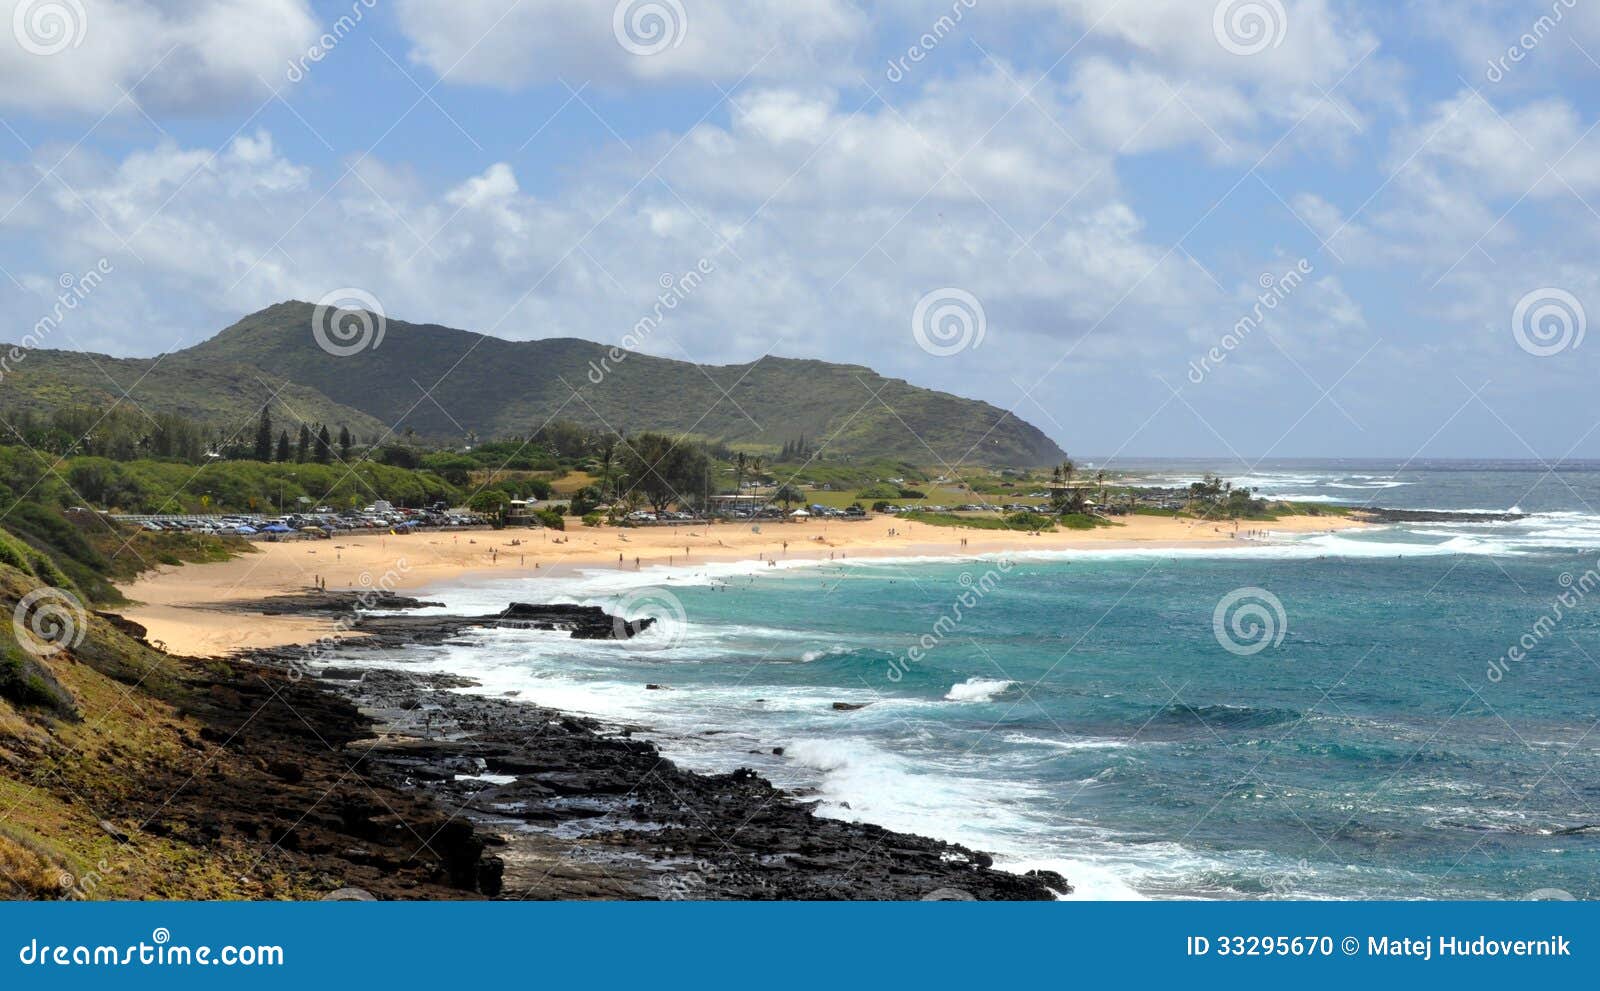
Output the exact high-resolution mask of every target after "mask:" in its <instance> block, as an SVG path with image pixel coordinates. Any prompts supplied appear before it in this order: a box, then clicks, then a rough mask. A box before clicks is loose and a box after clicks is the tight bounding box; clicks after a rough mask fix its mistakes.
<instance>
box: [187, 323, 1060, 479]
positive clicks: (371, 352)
mask: <svg viewBox="0 0 1600 991" xmlns="http://www.w3.org/2000/svg"><path fill="white" fill-rule="evenodd" d="M312 313H313V308H312V306H311V304H309V303H300V302H287V303H280V304H278V305H275V306H271V307H268V308H267V309H265V310H262V311H261V312H259V313H255V314H252V315H251V316H249V317H246V318H245V319H243V320H241V321H239V322H238V323H237V324H234V325H233V326H232V327H229V328H228V329H227V330H225V331H223V332H222V333H221V334H219V335H217V336H216V337H215V338H213V339H212V340H210V341H207V342H205V343H204V344H200V345H198V346H196V347H193V348H190V349H188V350H186V351H181V352H178V353H176V354H174V355H172V356H171V357H169V358H168V359H167V362H168V363H171V364H172V365H173V366H174V367H175V368H178V369H185V368H206V369H228V368H237V367H239V366H250V367H253V368H255V369H258V370H259V376H260V377H261V378H265V379H266V380H268V381H271V382H273V383H279V382H282V381H289V382H293V383H295V384H297V385H299V386H304V387H308V388H309V389H312V390H315V392H316V393H319V394H321V395H322V396H325V397H327V398H328V399H330V400H331V401H333V402H335V403H339V404H342V405H344V406H348V407H352V408H355V409H358V410H361V411H362V412H364V413H366V414H369V415H370V416H371V417H373V418H376V419H377V420H379V421H382V422H383V423H385V424H392V425H395V429H396V431H397V432H399V433H403V432H404V431H405V430H407V429H411V430H414V431H415V432H416V433H417V434H419V435H422V436H431V437H440V438H444V437H448V438H455V439H459V438H460V436H461V434H462V432H463V431H464V430H470V431H473V432H476V433H477V434H478V435H479V436H481V437H484V438H489V437H494V436H506V435H514V434H528V433H531V432H532V431H534V430H535V429H537V428H538V427H539V426H540V425H541V424H543V423H545V422H546V421H547V420H548V419H550V418H551V417H552V416H554V415H557V413H558V411H559V415H560V416H561V417H562V418H564V419H569V420H573V421H576V422H578V423H581V424H585V425H588V426H592V427H601V428H609V429H613V430H618V431H624V432H633V431H638V430H666V431H670V432H674V433H688V434H690V435H692V436H697V437H701V438H704V439H707V440H713V441H720V442H723V443H726V444H729V445H731V446H733V447H736V448H740V449H745V450H750V451H752V452H756V451H776V450H777V449H778V448H779V447H780V446H781V445H782V444H784V443H785V442H786V441H793V440H796V439H798V438H800V437H802V436H803V437H805V438H806V439H807V440H808V441H809V442H810V443H811V444H812V445H814V446H815V445H820V444H822V443H823V442H824V441H827V440H828V439H829V438H833V439H832V441H831V443H829V444H828V447H827V450H826V452H825V454H826V455H827V456H829V457H836V458H837V457H860V456H872V457H885V458H902V459H907V460H912V461H915V462H918V463H923V464H930V463H938V462H939V461H941V460H942V461H948V462H950V463H952V464H954V463H957V462H961V461H965V462H966V463H969V464H970V463H986V464H1017V465H1024V464H1026V465H1034V464H1044V463H1049V462H1051V461H1055V460H1059V459H1060V458H1061V457H1062V454H1061V451H1060V449H1059V448H1058V447H1057V446H1056V445H1055V443H1054V442H1052V441H1051V440H1050V439H1049V438H1047V437H1046V436H1045V435H1044V434H1043V433H1041V432H1040V431H1039V430H1037V429H1036V428H1034V427H1033V426H1031V425H1029V424H1027V423H1025V422H1023V421H1021V420H1018V419H1016V418H1015V417H1011V416H1008V415H1007V414H1006V413H1005V411H1003V410H1001V409H999V408H997V407H995V406H991V405H989V404H988V403H982V402H976V401H973V400H969V399H962V398H960V397H957V396H952V395H949V394H947V393H941V392H935V391H933V390H929V389H922V388H918V387H916V386H913V385H910V384H909V383H906V382H904V381H901V380H896V379H886V378H884V377H882V376H880V375H878V374H877V373H876V372H873V371H872V370H871V369H869V368H865V367H862V366H858V365H839V364H831V363H828V362H822V361H808V360H796V359H790V358H765V359H763V360H761V361H758V362H756V363H754V364H753V365H726V366H700V367H697V366H695V365H692V364H689V363H687V362H682V361H672V360H668V359H664V358H655V357H650V356H647V355H641V354H628V355H627V356H626V357H625V358H624V359H623V360H621V361H615V360H608V358H607V356H608V353H609V351H610V349H609V348H607V347H605V346H603V345H599V344H594V343H591V342H589V341H581V340H575V339H570V338H563V339H551V340H541V341H522V342H512V341H504V340H500V339H498V338H494V337H485V336H482V335H479V334H473V333H469V332H467V331H461V330H452V329H449V328H445V327H439V326H435V325H417V324H409V323H405V322H403V321H400V320H395V319H390V320H388V321H387V324H386V328H385V334H384V337H383V340H382V342H381V344H380V345H379V346H378V347H375V348H367V349H366V350H363V351H360V352H359V353H356V354H353V355H350V356H347V357H337V358H336V357H333V356H331V355H329V354H327V353H326V352H324V351H323V350H322V349H321V348H319V347H318V346H317V343H316V341H315V339H314V338H313V337H312V333H311V327H312ZM596 369H603V370H604V371H603V374H601V373H597V372H596V371H595V370H596ZM595 378H599V379H600V381H599V382H598V383H596V382H594V381H593V380H594V379H595ZM441 379H442V381H441ZM436 383H437V388H435V384H436ZM424 389H431V390H432V394H431V400H430V399H425V398H424V397H423V390H424ZM724 390H725V391H726V392H727V395H726V396H724V394H723V392H724ZM574 391H576V392H577V393H578V396H577V397H576V398H575V397H574ZM875 393H876V396H877V398H874V394H875ZM308 418H309V417H308ZM322 419H324V420H329V421H330V422H337V419H336V418H335V417H333V416H331V415H324V416H323V417H322Z"/></svg>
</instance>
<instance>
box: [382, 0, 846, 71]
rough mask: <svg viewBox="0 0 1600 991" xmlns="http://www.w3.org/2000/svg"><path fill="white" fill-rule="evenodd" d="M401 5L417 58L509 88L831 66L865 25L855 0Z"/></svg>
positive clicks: (484, 0)
mask: <svg viewBox="0 0 1600 991" xmlns="http://www.w3.org/2000/svg"><path fill="white" fill-rule="evenodd" d="M398 11H399V16H400V25H401V28H402V30H403V31H404V32H405V33H406V35H407V36H408V37H409V38H410V40H411V42H412V50H411V57H412V58H413V59H414V60H415V61H417V62H420V63H422V64H423V65H426V66H427V67H428V68H430V69H431V70H433V72H434V73H435V74H438V75H440V76H443V77H445V78H446V79H448V80H449V81H451V82H456V83H476V84H481V85H488V86H496V87H501V88H505V89H513V88H517V87H520V86H525V85H528V84H531V83H539V82H548V81H551V80H554V79H556V78H557V77H565V78H568V79H569V80H572V81H573V83H574V85H576V83H577V82H578V81H584V80H597V81H600V82H603V83H627V82H641V81H644V82H648V81H663V80H713V81H723V82H732V81H734V80H737V79H740V78H743V77H744V76H745V75H746V74H747V73H748V74H750V75H751V76H752V77H753V78H757V79H763V78H775V77H793V76H807V75H809V76H812V77H815V76H817V75H818V74H822V75H831V74H833V73H834V72H836V71H837V70H838V69H839V68H840V67H842V66H843V65H845V64H847V62H848V60H849V58H850V57H851V55H852V51H853V48H854V46H855V45H856V43H857V42H859V41H860V40H861V39H862V38H863V37H864V35H865V32H866V28H867V18H866V16H865V15H864V14H863V13H862V12H861V11H859V10H857V9H856V8H855V6H854V5H852V4H851V3H848V2H846V0H815V2H810V3H803V4H799V3H793V2H790V0H691V2H679V0H624V2H623V3H621V4H613V3H612V2H610V0H604V2H593V3H571V2H567V0H522V2H520V3H515V4H513V3H512V2H510V0H452V2H451V3H448V4H443V3H437V2H435V0H400V2H399V5H398ZM619 12H620V13H619ZM618 16H620V17H621V26H620V27H619V26H618V22H617V17H618ZM619 33H620V35H621V40H619ZM625 44H626V45H630V46H632V47H633V49H634V50H630V49H629V48H628V47H625ZM658 47H659V49H660V50H659V51H656V50H655V49H656V48H658ZM640 51H647V52H651V53H650V54H640V53H639V52H640Z"/></svg>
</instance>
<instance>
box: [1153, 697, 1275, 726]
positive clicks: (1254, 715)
mask: <svg viewBox="0 0 1600 991" xmlns="http://www.w3.org/2000/svg"><path fill="white" fill-rule="evenodd" d="M1300 718H1301V714H1300V712H1299V711H1298V710H1296V709H1281V708H1272V707H1257V706H1251V705H1228V704H1225V703H1224V704H1217V705H1190V704H1189V703H1187V702H1174V703H1172V704H1171V705H1164V706H1162V707H1161V708H1160V709H1158V710H1156V713H1155V715H1154V716H1152V717H1151V719H1150V722H1151V723H1153V724H1167V725H1191V726H1198V725H1200V724H1202V723H1203V724H1204V725H1206V726H1209V727H1211V728H1212V729H1261V728H1263V727H1267V726H1282V725H1283V724H1285V723H1290V722H1295V721H1298V720H1299V719H1300Z"/></svg>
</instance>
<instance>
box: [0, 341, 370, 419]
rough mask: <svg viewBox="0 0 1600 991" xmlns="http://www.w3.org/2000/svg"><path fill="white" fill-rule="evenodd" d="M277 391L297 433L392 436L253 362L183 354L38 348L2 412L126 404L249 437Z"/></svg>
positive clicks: (11, 375) (2, 402)
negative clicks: (316, 430)
mask: <svg viewBox="0 0 1600 991" xmlns="http://www.w3.org/2000/svg"><path fill="white" fill-rule="evenodd" d="M270 366H271V365H270V362H268V367H269V368H270ZM280 386H283V388H281V389H280ZM274 392H276V393H277V396H276V399H275V400H274V401H273V404H272V413H273V418H274V420H275V421H277V422H278V423H279V424H281V425H282V426H284V427H287V428H288V429H290V430H291V431H293V430H298V429H299V426H300V424H301V423H302V422H304V423H331V424H335V425H345V426H348V427H349V428H350V430H351V432H352V433H354V434H356V435H357V436H361V437H371V438H377V437H379V436H381V435H382V434H383V432H384V429H385V426H386V425H385V424H384V423H382V422H380V421H378V420H377V419H375V418H374V417H372V416H370V415H368V414H366V413H363V412H361V411H359V410H356V409H352V408H350V407H348V406H343V405H341V404H339V403H336V402H334V401H333V400H331V399H329V398H328V397H327V396H325V395H323V394H322V393H320V392H318V391H317V390H316V389H314V388H308V387H306V386H305V385H303V384H299V383H289V384H288V385H287V386H284V383H283V381H282V378H281V377H270V378H269V377H268V376H267V375H265V374H263V373H262V371H261V370H259V369H257V368H255V367H253V366H250V365H241V364H237V363H231V362H226V361H218V360H203V359H202V360H196V359H195V358H194V357H193V356H183V357H180V356H179V355H168V356H165V357H160V358H111V357H108V356H106V355H87V354H80V353H77V352H73V351H30V352H27V354H26V357H24V358H23V360H21V361H20V362H14V363H13V364H12V366H11V367H10V368H9V369H8V370H7V372H6V375H5V392H4V394H3V395H0V409H4V410H5V411H6V412H7V413H8V414H10V413H13V412H15V411H21V410H30V411H33V412H36V413H46V412H49V411H51V410H55V409H59V408H62V407H69V406H72V407H83V408H88V409H102V410H104V409H109V408H111V407H112V406H113V405H114V404H118V403H120V404H121V407H122V408H126V409H138V410H143V411H145V412H146V413H150V414H161V413H165V414H172V415H175V416H181V417H183V418H185V419H188V420H194V421H196V422H199V423H204V424H207V425H209V426H211V427H214V428H216V429H218V430H222V431H228V432H231V431H236V430H237V431H244V432H248V430H249V428H250V427H251V426H252V425H253V424H254V423H255V418H256V416H257V415H258V413H259V412H260V410H261V404H262V403H264V402H266V401H267V400H268V398H269V397H272V396H273V394H274Z"/></svg>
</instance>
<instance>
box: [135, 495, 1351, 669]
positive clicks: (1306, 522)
mask: <svg viewBox="0 0 1600 991" xmlns="http://www.w3.org/2000/svg"><path fill="white" fill-rule="evenodd" d="M1364 526H1366V524H1362V523H1359V522H1356V521H1353V520H1347V519H1344V518H1341V517H1323V516H1299V517H1286V518H1284V519H1281V520H1276V521H1272V522H1270V523H1261V524H1257V525H1251V524H1244V525H1242V526H1241V527H1240V529H1241V531H1243V530H1250V529H1261V530H1264V531H1267V532H1269V533H1273V534H1283V535H1286V536H1291V535H1299V536H1303V535H1306V534H1311V533H1319V532H1326V531H1342V530H1348V529H1354V528H1360V527H1364ZM890 530H893V531H894V533H895V536H889V535H888V534H889V531H890ZM1232 533H1233V527H1232V525H1231V524H1221V523H1206V522H1201V521H1195V520H1181V519H1173V518H1169V517H1152V516H1133V517H1128V518H1126V519H1125V520H1124V522H1123V525H1121V526H1116V527H1105V528H1100V529H1096V530H1087V531H1085V530H1069V531H1061V532H1056V533H1045V534H1038V535H1028V534H1018V533H1015V532H1012V531H1004V530H1001V531H996V530H967V529H957V528H951V527H936V526H932V525H929V524H925V523H915V522H912V521H907V520H896V519H894V518H892V517H878V518H874V519H869V520H865V521H860V522H828V523H824V522H810V523H801V524H797V523H761V524H757V525H753V526H752V525H750V524H737V523H717V524H702V525H695V526H682V527H648V528H644V527H642V528H613V527H602V528H587V527H575V528H574V529H572V530H568V531H566V532H565V533H562V532H559V531H549V530H470V531H455V532H436V533H418V534H412V535H408V536H399V535H391V534H352V535H344V536H339V537H335V538H334V539H332V540H318V541H298V540H297V541H288V542H283V543H260V544H256V545H254V546H255V548H256V552H255V553H250V554H245V555H242V556H240V557H237V558H234V559H231V560H229V561H225V562H218V563H211V564H187V565H178V566H168V567H161V568H158V569H156V570H154V571H152V572H148V573H146V574H144V575H142V576H140V577H139V578H138V579H137V580H135V581H133V582H129V583H125V584H123V585H121V586H120V589H121V591H122V593H123V594H124V595H125V596H126V597H127V598H128V599H129V600H130V604H129V605H127V606H126V607H124V608H122V609H121V610H119V611H120V612H121V614H122V615H123V616H125V617H126V618H128V619H130V620H132V621H134V622H136V623H139V624H141V625H143V626H144V627H145V628H146V629H147V630H148V631H149V636H150V638H151V639H152V640H157V641H160V642H162V643H163V644H165V645H166V647H167V648H168V649H169V650H171V651H173V652H176V653H182V654H190V655H194V656H214V655H223V654H230V653H235V652H238V651H242V650H249V649H252V648H258V647H272V646H285V645H292V644H300V643H308V642H311V641H314V640H317V639H319V638H322V637H330V636H341V635H345V634H344V631H342V630H341V629H339V628H338V626H337V625H336V624H335V623H333V622H332V621H329V620H323V619H319V618H315V617H304V616H251V617H250V619H249V620H248V621H243V620H241V615H240V614H241V611H247V609H246V606H247V604H248V603H251V602H255V601H259V600H261V599H264V598H267V597H269V596H272V595H279V594H283V593H288V592H298V591H303V590H305V589H307V588H310V587H313V586H314V585H315V584H316V583H317V582H318V581H319V580H320V581H322V582H324V583H325V585H326V587H327V588H328V589H329V590H330V591H337V590H352V589H360V588H366V587H378V586H381V587H384V588H387V589H389V590H391V591H395V592H403V593H416V592H418V591H419V590H426V589H430V588H446V587H450V586H454V585H461V584H466V583H474V582H478V581H482V580H493V579H497V578H504V579H528V578H554V577H561V578H567V579H571V578H574V577H576V578H579V579H580V580H581V581H585V582H587V581H590V580H592V579H593V577H594V576H598V575H601V574H605V573H611V574H616V575H619V576H621V575H637V576H640V580H639V581H629V582H627V583H626V584H629V585H636V584H651V583H653V582H654V581H660V580H667V581H670V580H683V579H679V578H676V576H677V575H678V574H680V573H682V572H683V571H684V570H688V571H690V572H691V573H692V571H693V569H702V570H703V569H704V568H705V567H706V566H710V565H715V566H719V567H720V566H726V565H736V566H737V568H735V569H734V570H733V571H731V572H730V573H738V574H743V573H747V572H748V570H750V569H754V568H766V567H796V566H810V565H818V564H821V565H827V564H840V563H856V562H872V561H879V562H883V563H894V562H906V561H960V560H981V559H984V558H990V559H992V558H994V557H997V556H1000V555H1007V556H1011V557H1014V558H1018V559H1026V558H1028V557H1032V556H1034V555H1040V554H1043V555H1049V556H1051V557H1055V556H1057V555H1063V554H1068V555H1070V554H1083V553H1092V554H1097V555H1099V554H1134V555H1140V554H1145V553H1149V554H1161V553H1181V554H1192V553H1197V552H1199V553H1205V554H1216V553H1218V552H1222V553H1224V554H1231V553H1253V552H1257V551H1258V549H1265V548H1272V547H1278V546H1281V545H1275V544H1272V543H1270V542H1262V543H1249V542H1245V541H1242V540H1236V539H1233V538H1232ZM963 541H964V543H963ZM785 544H787V546H785ZM685 548H687V549H688V554H687V555H685V554H684V549H685ZM1268 553H1271V551H1268ZM619 556H620V558H621V560H620V562H619V560H618V557H619ZM768 561H772V562H773V564H771V565H769V564H768V563H767V562H768ZM644 576H649V578H648V579H646V578H645V577H644Z"/></svg>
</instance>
